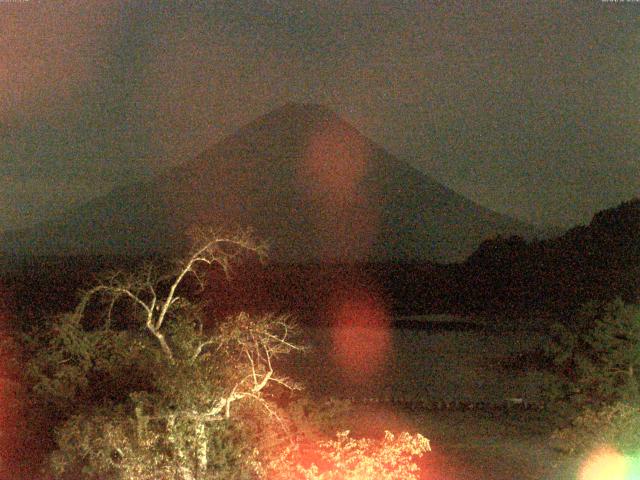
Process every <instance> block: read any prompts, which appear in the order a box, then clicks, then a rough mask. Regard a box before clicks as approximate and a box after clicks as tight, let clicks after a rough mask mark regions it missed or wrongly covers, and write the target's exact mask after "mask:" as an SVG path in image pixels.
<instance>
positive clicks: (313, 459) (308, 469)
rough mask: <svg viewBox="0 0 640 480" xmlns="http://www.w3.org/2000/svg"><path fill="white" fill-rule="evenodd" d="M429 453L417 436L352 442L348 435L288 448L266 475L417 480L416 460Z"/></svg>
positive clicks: (297, 479)
mask: <svg viewBox="0 0 640 480" xmlns="http://www.w3.org/2000/svg"><path fill="white" fill-rule="evenodd" d="M429 450H430V445H429V440H428V439H426V438H425V437H423V436H422V435H420V434H414V435H411V434H409V433H407V432H403V433H401V434H400V435H398V436H395V435H393V434H392V433H390V432H385V435H384V437H383V438H382V439H366V438H362V439H354V438H352V437H351V436H350V435H349V431H348V430H347V431H344V432H340V433H338V434H337V435H336V438H335V440H326V441H322V440H320V441H315V442H310V443H308V444H302V445H301V444H296V445H294V446H291V447H288V448H287V449H285V450H284V451H283V453H282V454H281V455H280V456H279V457H278V458H277V459H276V460H274V461H273V462H272V463H271V464H270V465H269V466H268V467H267V471H266V478H269V479H270V480H361V479H363V478H371V479H373V478H375V479H380V480H417V479H418V478H419V476H418V475H419V471H420V469H419V467H418V465H417V464H416V463H415V461H414V459H415V458H416V457H421V456H422V455H423V454H424V453H425V452H427V451H429Z"/></svg>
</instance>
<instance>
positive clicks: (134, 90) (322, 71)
mask: <svg viewBox="0 0 640 480" xmlns="http://www.w3.org/2000/svg"><path fill="white" fill-rule="evenodd" d="M493 3H494V2H486V1H467V2H453V1H447V2H442V3H441V2H438V5H436V2H433V3H431V2H429V3H427V2H400V1H397V2H386V3H384V4H383V3H376V2H369V1H367V2H364V1H352V2H348V1H345V2H335V1H324V0H315V1H313V2H310V1H301V2H294V1H289V2H268V1H262V2H258V1H246V0H245V1H232V2H222V1H218V0H216V1H210V2H161V1H148V2H127V1H120V2H115V1H111V0H100V1H95V2H88V1H36V0H23V1H20V0H0V137H1V142H0V230H3V229H9V228H15V227H19V226H24V225H28V224H31V223H33V222H35V221H37V220H41V219H43V218H46V217H47V216H48V215H50V214H52V213H55V212H60V211H62V210H63V209H64V208H65V207H68V206H70V205H73V204H77V203H79V202H81V201H84V200H86V199H88V198H90V197H92V196H95V195H98V194H101V193H105V192H107V191H109V190H110V189H112V188H113V187H114V186H117V185H118V184H122V183H125V182H129V181H131V180H133V179H136V178H141V177H143V176H145V175H147V174H149V173H150V172H153V171H157V170H158V169H160V168H163V167H165V166H168V165H170V164H172V163H175V162H178V161H181V160H186V159H188V158H190V157H192V156H194V155H195V154H197V153H198V152H199V151H201V150H202V149H204V148H205V147H206V146H207V145H209V144H212V143H215V142H216V141H217V140H219V139H220V138H222V136H223V135H225V134H228V133H231V132H233V131H234V130H235V129H236V128H238V127H239V126H241V125H242V124H244V123H246V122H247V121H249V120H251V119H252V118H254V117H255V116H257V115H259V114H262V113H265V112H267V111H269V110H270V109H272V108H275V107H277V106H279V105H281V104H283V103H286V102H290V101H305V102H314V103H321V104H325V105H327V106H329V107H331V108H333V109H334V110H336V111H337V112H338V113H339V114H341V115H343V116H344V117H345V118H347V119H348V120H349V121H351V122H352V123H354V124H355V125H356V126H357V127H358V128H360V130H362V131H363V132H364V133H365V134H367V135H369V136H370V137H371V138H373V139H374V140H375V141H377V142H378V143H380V144H382V145H383V146H384V147H386V148H387V149H388V150H390V151H391V152H393V153H395V154H397V155H398V156H399V157H400V158H402V159H404V160H407V161H408V162H410V163H411V164H412V165H414V166H415V167H417V168H419V169H420V170H422V171H424V172H426V173H427V174H429V175H431V176H432V177H434V178H436V179H438V180H440V181H442V182H443V183H445V184H447V185H448V186H450V187H452V188H453V189H454V190H457V191H458V192H460V193H462V194H463V195H465V196H467V197H468V198H471V199H472V200H475V201H477V202H478V203H480V204H482V205H485V206H487V207H489V208H493V209H495V210H497V211H500V212H503V213H508V214H511V215H513V216H516V217H519V218H521V219H523V220H526V221H531V222H535V223H539V224H545V223H551V224H560V225H565V226H569V225H572V224H575V223H585V222H588V221H589V219H590V217H591V215H592V214H593V213H594V212H595V211H597V210H599V209H602V208H605V207H609V206H613V205H616V204H618V203H619V202H621V201H623V200H626V199H629V198H631V197H632V196H634V195H639V194H640V2H638V1H626V2H624V1H620V0H618V1H617V2H613V1H609V2H606V1H600V0H580V1H576V2H557V1H547V0H544V1H524V0H523V1H517V2H499V3H500V4H501V6H494V5H493ZM496 3H498V2H496Z"/></svg>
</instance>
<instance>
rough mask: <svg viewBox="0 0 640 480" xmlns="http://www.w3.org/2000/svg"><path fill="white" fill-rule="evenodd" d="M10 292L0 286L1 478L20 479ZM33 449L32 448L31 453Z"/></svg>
mask: <svg viewBox="0 0 640 480" xmlns="http://www.w3.org/2000/svg"><path fill="white" fill-rule="evenodd" d="M9 297H10V295H9V292H8V291H7V290H6V289H4V288H3V285H2V284H0V478H15V479H18V478H22V477H21V474H20V471H19V470H20V469H19V468H18V466H17V465H18V464H19V463H20V455H21V453H22V449H23V442H24V440H25V439H24V438H23V437H22V434H23V433H24V432H23V430H24V425H23V413H24V412H23V404H22V402H23V392H22V388H21V385H20V384H19V383H18V372H16V369H15V366H13V361H12V360H14V359H13V358H12V356H13V355H15V353H16V352H15V345H14V344H13V341H12V338H11V330H10V329H11V322H10V310H9V307H8V301H7V299H8V298H9ZM34 450H35V449H33V448H32V451H34Z"/></svg>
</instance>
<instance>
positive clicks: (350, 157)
mask: <svg viewBox="0 0 640 480" xmlns="http://www.w3.org/2000/svg"><path fill="white" fill-rule="evenodd" d="M371 154H372V151H371V147H370V145H369V144H368V143H367V141H366V140H365V138H364V137H363V136H361V135H360V134H359V133H358V132H357V131H356V130H355V129H353V128H351V127H349V126H348V125H346V124H343V123H341V122H336V123H335V124H334V123H326V122H325V123H321V124H320V125H319V127H318V128H317V129H316V131H315V132H314V133H313V134H312V135H311V136H310V138H309V140H308V142H307V145H306V149H305V152H304V154H303V157H302V163H301V165H300V166H299V168H298V171H297V176H298V181H299V183H300V186H301V187H302V189H303V190H304V192H305V194H306V195H307V198H308V200H309V202H310V203H311V205H312V206H313V209H312V211H313V214H312V218H311V221H312V222H313V224H314V227H315V231H316V234H317V241H318V248H319V252H318V253H319V254H320V255H321V257H322V258H325V259H331V258H341V257H349V258H353V257H354V256H355V257H358V256H360V257H363V256H366V255H367V254H368V253H370V251H371V248H372V246H373V243H374V241H375V238H376V233H377V231H378V226H379V219H378V216H377V214H376V213H375V210H374V209H373V208H372V205H371V200H370V198H369V197H370V192H368V191H367V190H366V187H365V182H364V179H365V175H366V173H367V169H368V168H369V164H370V161H371Z"/></svg>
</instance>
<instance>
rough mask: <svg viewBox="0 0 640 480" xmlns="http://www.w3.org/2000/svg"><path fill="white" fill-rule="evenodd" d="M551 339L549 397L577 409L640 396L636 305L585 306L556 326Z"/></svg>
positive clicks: (639, 327) (639, 333)
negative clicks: (570, 404)
mask: <svg viewBox="0 0 640 480" xmlns="http://www.w3.org/2000/svg"><path fill="white" fill-rule="evenodd" d="M551 337H552V338H551V342H550V345H549V347H548V349H547V355H548V357H549V359H550V363H551V371H552V372H553V374H554V381H553V382H550V383H549V392H548V393H550V395H551V396H552V397H553V398H555V399H556V400H566V401H570V402H571V403H572V404H573V405H574V406H575V407H576V409H577V410H578V411H579V410H581V409H582V408H584V407H586V406H593V407H598V406H602V405H610V404H613V403H614V402H617V401H629V402H635V401H636V400H637V399H638V398H639V394H640V391H639V388H638V387H639V383H638V381H639V378H638V375H639V374H640V306H638V305H631V304H625V303H624V302H622V301H621V300H619V299H617V300H615V301H613V302H610V303H607V304H604V305H601V304H597V303H590V304H587V305H585V306H584V307H583V308H582V309H581V310H580V311H579V313H578V314H577V316H576V317H575V318H573V319H572V321H571V322H570V323H565V324H556V325H555V326H554V328H553V331H552V335H551Z"/></svg>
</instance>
